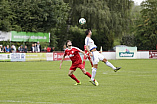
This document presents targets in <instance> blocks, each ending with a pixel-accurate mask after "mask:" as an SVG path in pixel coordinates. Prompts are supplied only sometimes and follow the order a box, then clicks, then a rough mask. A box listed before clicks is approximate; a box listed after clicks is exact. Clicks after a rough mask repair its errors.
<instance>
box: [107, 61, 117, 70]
mask: <svg viewBox="0 0 157 104" xmlns="http://www.w3.org/2000/svg"><path fill="white" fill-rule="evenodd" d="M106 65H107V66H109V67H111V68H112V69H113V70H115V69H116V67H114V66H113V65H112V64H111V63H110V62H108V61H107V62H106Z"/></svg>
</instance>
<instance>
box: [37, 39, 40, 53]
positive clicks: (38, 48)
mask: <svg viewBox="0 0 157 104" xmlns="http://www.w3.org/2000/svg"><path fill="white" fill-rule="evenodd" d="M37 52H41V45H40V44H39V41H38V42H37Z"/></svg>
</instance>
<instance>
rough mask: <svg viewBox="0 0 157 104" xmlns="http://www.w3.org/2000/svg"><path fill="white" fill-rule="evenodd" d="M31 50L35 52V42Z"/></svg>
mask: <svg viewBox="0 0 157 104" xmlns="http://www.w3.org/2000/svg"><path fill="white" fill-rule="evenodd" d="M31 51H32V52H34V51H35V47H34V44H32V47H31Z"/></svg>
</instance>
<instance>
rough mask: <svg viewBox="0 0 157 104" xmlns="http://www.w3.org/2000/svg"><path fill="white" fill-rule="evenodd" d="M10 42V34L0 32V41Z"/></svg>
mask: <svg viewBox="0 0 157 104" xmlns="http://www.w3.org/2000/svg"><path fill="white" fill-rule="evenodd" d="M8 40H9V41H10V40H11V32H2V31H0V41H8Z"/></svg>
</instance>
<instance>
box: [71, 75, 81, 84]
mask: <svg viewBox="0 0 157 104" xmlns="http://www.w3.org/2000/svg"><path fill="white" fill-rule="evenodd" d="M70 77H71V78H72V79H73V80H75V81H76V82H77V83H80V81H79V80H78V79H77V78H76V77H75V75H74V74H72V75H71V76H70Z"/></svg>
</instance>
